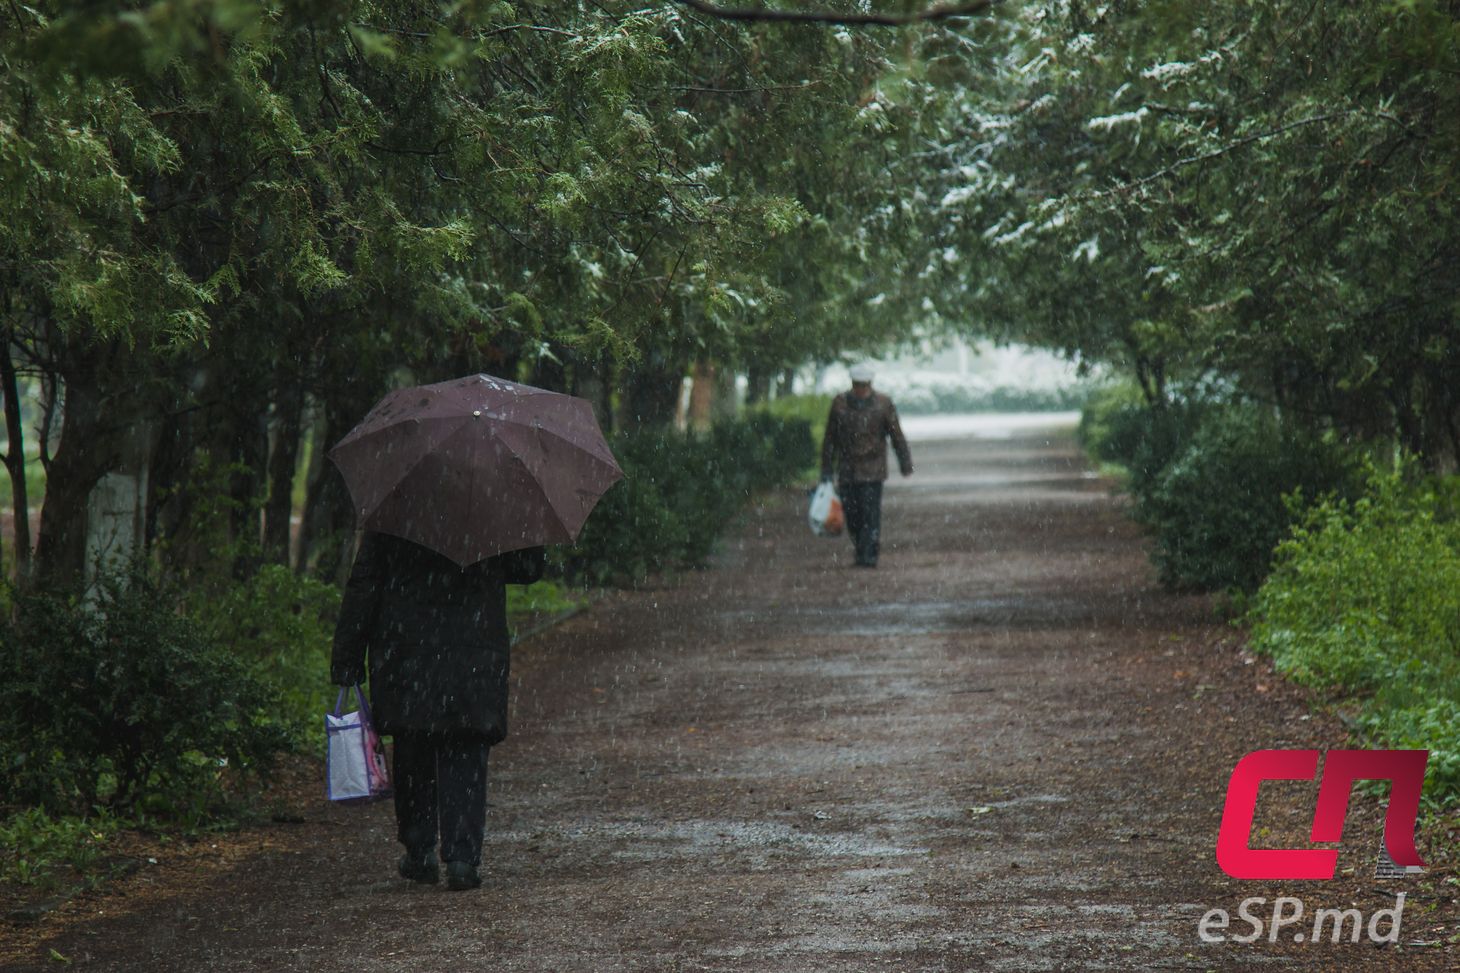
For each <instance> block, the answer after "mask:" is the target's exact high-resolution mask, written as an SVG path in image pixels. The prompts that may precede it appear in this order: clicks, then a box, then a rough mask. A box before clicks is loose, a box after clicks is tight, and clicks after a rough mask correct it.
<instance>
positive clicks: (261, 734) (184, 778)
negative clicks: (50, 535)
mask: <svg viewBox="0 0 1460 973" xmlns="http://www.w3.org/2000/svg"><path fill="white" fill-rule="evenodd" d="M176 604H177V603H176V600H175V599H172V598H169V597H166V596H164V594H163V593H162V592H161V591H159V590H158V588H157V587H156V586H155V585H154V584H153V583H152V582H151V581H150V580H149V579H148V578H147V577H146V576H145V575H143V574H142V573H140V572H136V573H133V574H132V575H131V576H130V577H128V578H115V577H113V578H109V579H105V580H104V581H103V583H102V584H101V586H100V588H99V593H98V594H97V595H96V596H95V597H94V598H93V599H92V600H91V601H89V602H78V601H76V600H70V599H63V598H61V597H58V596H55V595H34V596H26V597H22V598H20V599H19V600H18V601H17V602H16V604H15V618H14V620H13V621H6V622H4V623H3V624H0V672H4V673H5V678H4V680H0V740H3V741H4V742H5V752H4V757H3V759H4V762H5V773H4V774H3V775H0V804H7V805H14V806H24V807H37V808H42V809H45V810H47V811H50V812H55V813H79V814H86V813H89V812H90V811H91V810H92V809H93V808H95V807H97V806H99V805H104V806H107V807H109V808H112V809H115V810H117V811H118V812H119V813H132V814H137V815H141V816H144V817H145V816H149V815H156V816H162V817H167V818H170V819H186V818H191V819H198V818H201V817H203V816H205V815H206V814H208V813H209V811H210V809H211V807H212V806H213V805H214V804H215V803H216V802H217V801H218V800H219V799H221V797H222V796H223V790H222V786H223V778H224V777H225V774H226V775H227V776H229V777H230V778H231V777H234V776H236V775H238V774H239V773H248V772H252V771H264V770H267V769H268V767H269V766H270V765H271V763H272V761H273V759H274V757H275V755H276V754H277V753H278V752H279V751H281V750H283V749H287V747H288V746H289V742H290V741H289V735H288V733H287V732H286V731H285V727H284V723H283V721H281V720H280V719H279V718H278V717H277V715H276V710H277V705H278V704H277V700H276V697H275V696H274V694H273V693H271V692H270V690H269V688H268V687H267V686H266V685H265V684H264V683H263V682H262V681H261V680H259V678H258V677H257V676H256V675H255V674H254V673H253V672H251V671H250V669H249V667H248V666H247V665H246V664H245V663H244V662H242V661H241V660H239V659H238V658H236V657H235V656H234V655H232V654H231V653H230V652H228V651H226V650H224V649H222V648H220V647H219V646H217V645H216V644H214V643H212V642H211V641H210V640H209V639H207V638H206V637H205V635H204V634H203V632H202V630H201V629H200V627H199V626H198V625H197V624H195V623H194V622H192V621H191V620H190V619H188V618H186V617H184V616H183V615H181V614H180V613H179V612H178V611H177V608H176ZM225 768H226V770H225Z"/></svg>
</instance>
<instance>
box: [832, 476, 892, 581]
mask: <svg viewBox="0 0 1460 973" xmlns="http://www.w3.org/2000/svg"><path fill="white" fill-rule="evenodd" d="M838 492H839V493H840V494H841V497H842V512H843V513H845V514H846V517H847V533H848V534H850V535H851V538H852V543H853V544H854V545H856V548H857V563H858V564H860V565H864V566H866V567H875V566H876V564H877V546H878V541H879V540H880V539H881V535H882V483H881V481H879V480H873V481H872V482H870V483H842V484H840V486H839V487H838Z"/></svg>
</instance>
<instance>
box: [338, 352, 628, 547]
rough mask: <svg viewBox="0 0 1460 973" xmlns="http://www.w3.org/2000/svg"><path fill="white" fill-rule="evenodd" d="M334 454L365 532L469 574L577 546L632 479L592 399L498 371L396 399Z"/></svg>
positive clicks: (383, 403)
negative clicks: (615, 488) (420, 549)
mask: <svg viewBox="0 0 1460 973" xmlns="http://www.w3.org/2000/svg"><path fill="white" fill-rule="evenodd" d="M329 457H330V459H331V460H333V461H334V463H335V466H337V467H339V470H340V473H341V474H342V475H343V476H344V478H345V485H346V486H347V487H348V488H349V491H350V496H351V498H352V499H353V500H354V502H355V512H356V515H357V516H358V518H359V525H360V526H361V527H363V528H365V529H367V530H375V531H380V532H382V533H386V534H395V535H397V536H399V537H404V538H406V539H408V540H412V541H415V542H416V543H417V544H420V545H422V546H424V547H429V548H431V549H432V550H434V551H438V552H440V553H441V554H444V555H446V556H447V557H449V558H451V560H453V561H455V562H456V563H457V564H460V565H462V566H463V567H465V566H466V565H469V564H474V563H476V562H477V561H480V560H482V559H483V558H486V557H491V556H492V555H493V554H500V553H502V552H504V551H512V550H516V549H518V548H523V547H535V546H537V545H539V544H563V543H571V542H572V541H573V540H574V539H576V538H577V536H578V532H579V531H580V530H582V529H583V522H584V521H585V520H587V519H588V514H589V512H590V511H592V509H593V506H594V504H596V503H597V502H598V498H599V497H601V496H602V495H603V493H604V491H606V490H607V489H608V488H609V487H611V486H612V485H613V484H614V483H615V482H616V481H617V480H619V479H620V478H621V477H622V476H623V471H622V470H620V469H619V466H618V463H617V462H616V461H615V460H614V458H613V453H611V452H610V451H609V448H608V444H607V443H606V442H604V440H603V433H602V432H600V431H599V428H598V420H597V419H595V418H594V416H593V408H592V406H590V405H589V403H588V402H587V401H586V400H584V399H579V398H575V397H573V396H571V395H562V394H559V393H557V392H548V391H545V390H543V389H538V388H533V387H532V386H530V385H519V384H517V383H516V382H508V381H506V380H504V379H500V378H493V377H492V376H490V375H472V376H469V377H467V378H460V379H456V380H454V381H450V382H440V383H438V384H436V385H421V386H417V387H415V388H407V389H397V390H396V391H394V392H391V393H390V394H389V395H387V396H386V397H385V398H383V399H381V400H380V401H379V402H378V403H377V404H376V406H375V408H373V409H371V410H370V414H369V415H367V416H366V417H365V418H364V420H362V421H361V423H360V424H359V425H358V426H356V427H355V428H354V429H352V430H350V433H349V435H347V436H345V438H344V439H342V440H340V441H339V442H338V443H337V444H335V447H334V448H333V449H331V450H330V451H329Z"/></svg>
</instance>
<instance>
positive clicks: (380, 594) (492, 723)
mask: <svg viewBox="0 0 1460 973" xmlns="http://www.w3.org/2000/svg"><path fill="white" fill-rule="evenodd" d="M543 563H544V552H543V549H542V548H540V547H535V548H531V549H528V550H524V551H512V552H510V553H507V554H502V555H499V556H497V557H492V558H488V559H486V560H485V561H479V562H477V563H476V564H473V565H472V566H471V567H468V568H461V567H459V566H457V565H456V563H455V562H453V561H451V560H449V559H448V558H446V557H444V556H442V555H440V554H437V553H436V552H434V551H431V550H428V549H427V548H424V547H422V546H420V545H419V544H415V543H413V542H411V541H408V540H403V539H402V538H399V537H393V536H391V535H389V534H379V533H375V532H373V531H366V533H365V536H364V538H363V539H362V540H361V542H360V552H359V553H358V554H357V555H356V556H355V565H354V567H353V568H352V570H351V571H350V581H349V584H348V585H346V587H345V597H344V602H343V603H342V604H341V605H340V620H339V623H338V624H337V625H336V626H335V642H334V652H333V654H332V656H331V659H330V678H331V679H332V680H333V681H334V682H336V683H338V684H341V685H345V684H349V683H354V682H359V681H361V678H362V677H363V675H364V674H365V662H366V659H367V658H368V660H369V669H370V699H371V706H372V708H373V710H374V714H373V715H374V716H375V724H376V728H377V729H378V730H379V731H380V732H381V733H388V734H393V733H399V732H401V731H410V730H415V731H424V732H434V733H443V732H457V733H470V734H480V735H483V736H485V737H486V738H487V740H488V742H490V743H497V742H498V741H500V740H502V739H503V738H504V737H505V736H506V735H507V674H508V665H509V662H510V656H511V645H512V639H511V635H510V633H509V632H508V630H507V585H509V584H531V583H532V582H534V581H536V580H538V579H539V578H540V577H542V571H543Z"/></svg>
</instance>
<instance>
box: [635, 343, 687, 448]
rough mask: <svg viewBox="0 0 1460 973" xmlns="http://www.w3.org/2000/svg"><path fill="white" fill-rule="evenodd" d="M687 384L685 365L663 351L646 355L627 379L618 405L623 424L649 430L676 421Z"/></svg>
mask: <svg viewBox="0 0 1460 973" xmlns="http://www.w3.org/2000/svg"><path fill="white" fill-rule="evenodd" d="M683 385H684V366H683V364H682V363H680V362H677V361H673V360H671V359H670V358H669V356H667V355H665V354H664V353H663V352H659V351H650V352H647V353H645V355H644V358H643V360H642V361H641V362H639V364H638V366H637V367H636V368H634V369H633V370H632V371H631V372H630V373H629V374H628V375H627V376H626V381H625V388H624V393H623V396H622V398H621V400H620V403H619V418H620V424H621V426H622V427H623V428H626V429H650V428H655V427H661V426H667V425H669V424H670V423H671V422H673V421H674V413H675V410H676V408H677V407H678V405H679V394H680V389H681V388H682V387H683Z"/></svg>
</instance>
